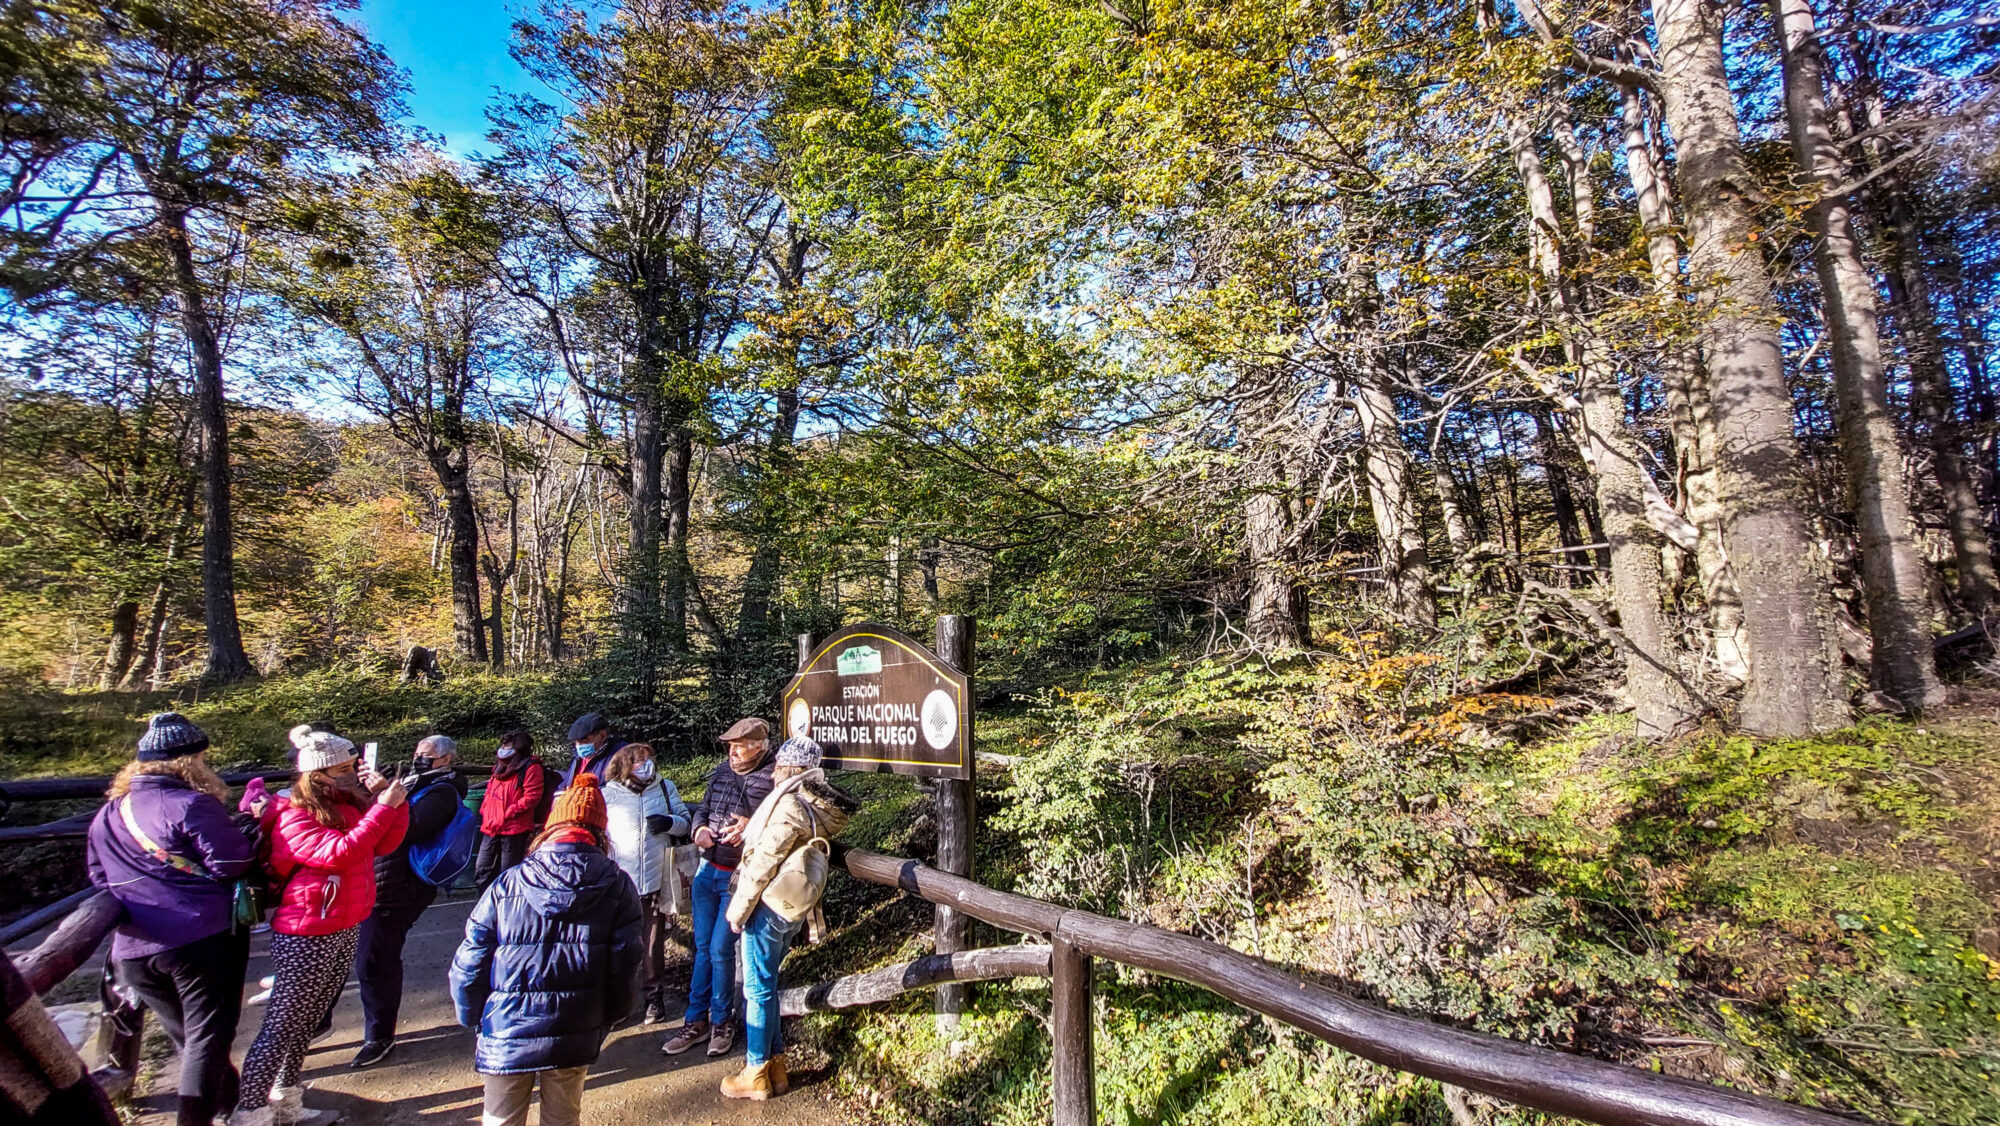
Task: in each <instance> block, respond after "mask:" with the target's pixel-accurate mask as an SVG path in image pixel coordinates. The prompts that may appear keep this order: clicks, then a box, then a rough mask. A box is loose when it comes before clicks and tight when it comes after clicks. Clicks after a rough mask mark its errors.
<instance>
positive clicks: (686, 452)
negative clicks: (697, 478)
mask: <svg viewBox="0 0 2000 1126" xmlns="http://www.w3.org/2000/svg"><path fill="white" fill-rule="evenodd" d="M685 423H686V420H685V418H683V419H682V420H681V421H680V422H679V423H678V424H676V426H675V428H674V436H673V449H672V451H671V454H672V456H671V458H670V460H669V461H668V462H667V473H666V479H667V496H666V513H665V515H666V520H667V528H666V561H665V563H664V564H663V565H662V567H661V569H660V570H661V575H662V578H663V581H662V582H661V584H660V621H661V625H662V626H663V633H662V635H661V638H662V640H664V641H665V642H666V644H667V645H668V647H669V648H670V649H671V651H672V652H674V653H685V652H687V649H688V627H687V616H688V587H689V585H690V583H691V582H692V581H693V576H694V561H693V560H692V559H691V558H690V557H689V555H688V531H689V529H688V518H689V515H690V513H691V511H692V503H693V495H692V493H691V491H690V490H691V485H692V482H691V479H690V478H691V474H692V472H693V469H694V435H693V434H691V433H690V432H689V431H688V429H687V426H686V424H685Z"/></svg>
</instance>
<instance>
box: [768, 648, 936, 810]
mask: <svg viewBox="0 0 2000 1126" xmlns="http://www.w3.org/2000/svg"><path fill="white" fill-rule="evenodd" d="M783 715H784V730H785V734H786V735H810V736H811V737H812V738H813V740H814V741H816V742H818V743H819V744H820V745H821V746H822V747H824V748H825V749H826V764H827V766H829V767H832V768H836V769H843V770H890V771H895V772H897V773H900V774H920V775H927V776H930V777H947V778H964V777H969V776H970V771H971V765H972V754H971V749H972V748H971V727H972V724H971V718H972V717H971V680H970V678H968V677H967V676H966V675H965V674H963V673H961V672H959V671H958V670H957V669H955V668H953V667H951V666H950V665H949V664H946V663H945V662H944V661H943V659H941V658H940V657H938V655H937V654H935V653H933V652H931V651H930V650H929V649H926V648H925V647H923V646H922V645H920V644H918V643H917V642H915V641H913V640H911V639H910V638H908V637H905V636H904V635H902V634H901V633H898V632H897V631H896V630H894V629H891V628H889V627H887V626H880V625H873V624H862V625H855V626H849V627H847V628H846V629H843V630H841V631H840V632H839V633H836V634H834V635H833V636H832V637H830V638H828V639H827V640H826V641H825V642H823V643H821V644H820V646H819V647H818V648H817V649H816V650H815V651H814V652H813V655H812V658H811V660H809V661H808V662H807V663H806V666H805V667H804V668H802V669H800V670H799V673H798V675H797V676H795V677H793V678H792V682H791V683H790V684H788V685H786V687H785V692H784V701H783Z"/></svg>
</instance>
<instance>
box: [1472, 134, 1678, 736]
mask: <svg viewBox="0 0 2000 1126" xmlns="http://www.w3.org/2000/svg"><path fill="white" fill-rule="evenodd" d="M1506 129H1507V137H1508V148H1509V149H1510V150H1511V152H1512V154H1513V157H1514V168H1515V171H1516V173H1518V174H1519V176H1520V178H1521V187H1522V190H1523V192H1524V193H1525V195H1526V197H1527V203H1528V247H1529V255H1530V257H1531V258H1532V259H1533V265H1534V267H1535V272H1536V274H1537V275H1539V276H1540V277H1541V279H1542V284H1543V294H1542V296H1543V300H1544V302H1545V303H1546V305H1547V307H1548V309H1549V311H1550V313H1551V314H1552V315H1553V317H1554V319H1555V321H1556V323H1557V326H1558V328H1559V331H1560V332H1561V333H1562V335H1563V337H1564V340H1565V343H1566V346H1567V350H1568V352H1569V355H1570V359H1571V362H1572V363H1573V364H1574V365H1575V367H1576V370H1577V395H1576V404H1575V408H1574V410H1573V414H1574V415H1575V416H1577V419H1576V420H1577V422H1578V424H1579V425H1578V430H1579V435H1580V439H1579V444H1580V447H1581V450H1582V453H1583V454H1584V457H1585V460H1586V461H1587V462H1588V463H1589V465H1590V470H1591V474H1592V476H1593V477H1594V478H1595V480H1596V483H1597V507H1598V511H1599V514H1600V518H1601V519H1602V520H1603V522H1604V538H1605V542H1606V543H1609V544H1610V545H1611V590H1612V597H1613V600H1614V601H1615V603H1616V604H1617V607H1618V625H1619V632H1620V633H1621V634H1622V635H1623V638H1624V646H1623V648H1624V653H1623V656H1624V659H1625V691H1626V695H1627V696H1628V697H1629V698H1630V699H1631V701H1632V714H1633V727H1634V731H1635V732H1636V734H1637V735H1638V737H1639V738H1641V739H1648V740H1651V739H1662V738H1669V737H1671V736H1673V735H1676V734H1679V733H1680V732H1682V731H1684V730H1686V729H1687V728H1688V727H1689V726H1691V725H1692V724H1693V722H1694V719H1695V716H1696V715H1697V709H1696V707H1695V704H1694V700H1693V698H1692V696H1691V695H1690V694H1689V692H1688V690H1687V688H1686V685H1685V684H1684V682H1683V680H1682V677H1681V673H1680V668H1679V662H1678V658H1677V657H1676V655H1675V653H1674V649H1673V647H1672V646H1671V645H1670V644H1669V642H1668V637H1667V631H1666V628H1665V625H1664V622H1663V617H1662V614H1661V612H1660V602H1661V598H1660V595H1661V578H1660V575H1661V572H1660V546H1661V543H1662V539H1661V536H1660V534H1659V532H1658V531H1657V530H1656V529H1655V528H1654V527H1653V525H1652V522H1651V521H1649V520H1648V519H1647V518H1646V482H1645V475H1646V468H1645V466H1644V465H1642V464H1641V463H1640V461H1639V448H1638V445H1637V443H1635V442H1634V441H1633V440H1632V435H1631V427H1630V424H1629V422H1628V420H1627V419H1626V417H1625V396H1624V394H1623V391H1622V390H1621V388H1620V386H1619V383H1618V373H1617V368H1616V367H1615V366H1614V365H1613V363H1612V359H1611V352H1610V348H1609V346H1608V345H1606V343H1605V342H1604V340H1603V338H1602V337H1600V336H1598V335H1597V334H1596V333H1594V332H1591V331H1590V329H1589V327H1588V326H1587V325H1586V324H1584V322H1583V317H1582V310H1581V309H1579V308H1578V307H1577V306H1578V302H1577V300H1576V298H1575V297H1574V296H1573V295H1572V293H1571V291H1570V288H1569V279H1568V278H1567V277H1566V276H1565V272H1564V269H1563V262H1562V251H1561V248H1560V247H1559V245H1558V244H1557V242H1556V232H1557V231H1558V230H1560V229H1561V224H1560V219H1559V216H1558V215H1557V213H1556V207H1555V193H1554V192H1553V191H1552V190H1551V189H1550V187H1549V180H1548V174H1547V172H1546V171H1545V170H1544V168H1543V165H1542V160H1541V157H1540V156H1539V155H1538V154H1537V153H1536V152H1535V145H1534V138H1533V136H1532V135H1531V134H1530V133H1529V132H1528V129H1527V126H1526V125H1525V123H1523V122H1522V120H1521V119H1520V116H1519V115H1518V114H1509V115H1508V116H1507V122H1506ZM1535 422H1536V425H1537V427H1538V428H1542V429H1543V432H1544V433H1546V432H1547V431H1546V428H1545V426H1544V423H1543V420H1542V418H1541V417H1540V416H1539V415H1538V416H1537V417H1536V420H1535Z"/></svg>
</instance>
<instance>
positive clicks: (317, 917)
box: [229, 731, 410, 1126]
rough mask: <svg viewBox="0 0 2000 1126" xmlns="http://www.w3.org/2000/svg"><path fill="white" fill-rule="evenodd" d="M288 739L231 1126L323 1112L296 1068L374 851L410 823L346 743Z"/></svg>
mask: <svg viewBox="0 0 2000 1126" xmlns="http://www.w3.org/2000/svg"><path fill="white" fill-rule="evenodd" d="M294 741H295V742H297V743H298V744H299V773H298V778H297V780H296V781H295V782H294V783H293V784H292V796H291V801H290V802H289V803H288V804H286V805H285V806H284V807H283V808H282V809H280V810H278V811H277V812H276V814H275V818H276V823H275V825H274V827H273V830H272V833H271V870H272V871H273V872H274V873H276V874H277V876H278V878H279V879H281V880H283V881H284V891H283V892H282V893H281V894H280V896H279V899H278V909H277V912H276V913H275V914H273V915H272V916H271V966H272V970H273V973H274V976H275V978H276V980H275V981H274V982H273V983H272V986H271V999H270V1001H269V1003H268V1004H267V1006H266V1008H265V1009H264V1023H263V1026H262V1027H260V1028H259V1029H258V1030H257V1039H256V1041H255V1042H254V1043H252V1044H251V1045H250V1051H249V1053H248V1054H247V1055H245V1056H244V1058H243V1093H242V1096H241V1099H240V1101H239V1102H238V1103H237V1104H236V1112H235V1113H234V1114H232V1115H230V1116H229V1126H310V1124H315V1123H319V1122H322V1121H324V1120H325V1119H324V1117H323V1116H322V1115H320V1114H308V1113H307V1112H306V1110H305V1106H304V1104H303V1102H302V1099H303V1096H304V1093H305V1092H304V1088H302V1087H300V1086H299V1068H300V1066H301V1065H302V1064H303V1063H304V1062H305V1055H306V1047H307V1045H308V1044H309V1043H310V1042H311V1040H312V1034H313V1030H314V1028H315V1027H316V1026H317V1025H318V1024H319V1022H320V1018H321V1017H323V1016H325V1015H326V1013H327V1010H328V1009H329V1008H330V1007H331V1006H332V1004H333V1002H334V1000H335V998H337V997H339V995H340V989H341V986H343V985H345V984H347V970H348V967H350V966H352V965H353V964H354V947H355V941H356V938H357V936H358V934H359V931H360V926H361V921H362V920H363V919H365V918H367V917H368V912H369V911H371V910H372V909H373V908H374V906H375V858H376V857H377V856H382V855H386V854H387V853H390V852H393V851H394V850H395V848H396V846H397V845H398V844H401V843H402V840H403V833H404V831H405V830H406V829H408V828H409V823H410V814H409V810H408V809H406V808H404V805H403V801H404V799H405V798H406V797H407V795H406V794H405V793H404V790H403V784H402V782H400V781H395V782H392V781H390V780H389V779H387V778H384V777H382V776H381V775H379V774H376V773H374V772H373V771H361V770H358V769H356V761H355V754H354V744H353V743H350V742H348V741H347V740H346V739H343V738H341V737H340V736H338V735H334V734H332V733H330V732H325V731H305V732H302V733H301V732H295V733H294Z"/></svg>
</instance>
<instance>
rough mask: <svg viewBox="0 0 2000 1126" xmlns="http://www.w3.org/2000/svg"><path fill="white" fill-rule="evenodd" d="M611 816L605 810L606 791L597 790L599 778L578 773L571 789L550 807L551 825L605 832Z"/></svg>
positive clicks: (561, 794) (558, 796) (570, 786)
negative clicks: (579, 826)
mask: <svg viewBox="0 0 2000 1126" xmlns="http://www.w3.org/2000/svg"><path fill="white" fill-rule="evenodd" d="M610 822H611V816H610V814H608V813H606V812H605V809H604V791H602V790H599V789H598V788H597V777H596V776H595V775H592V774H585V773H583V772H582V771H578V772H577V775H576V780H575V781H573V782H571V783H570V784H569V789H567V790H564V791H563V792H562V793H560V794H557V795H556V802H555V805H553V806H551V807H549V825H550V827H551V828H553V827H555V826H557V825H585V826H588V827H590V828H592V829H596V830H597V831H598V832H600V833H601V832H603V831H604V828H605V826H606V825H608V824H610Z"/></svg>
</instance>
